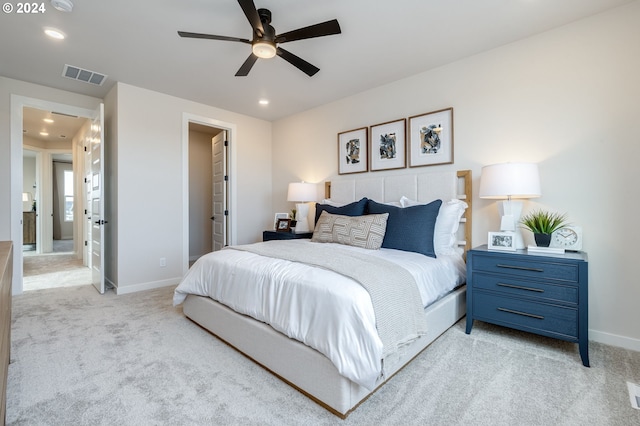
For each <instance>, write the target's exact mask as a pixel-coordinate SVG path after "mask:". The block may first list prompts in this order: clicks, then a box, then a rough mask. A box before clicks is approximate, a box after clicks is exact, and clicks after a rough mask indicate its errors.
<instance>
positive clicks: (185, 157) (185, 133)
mask: <svg viewBox="0 0 640 426" xmlns="http://www.w3.org/2000/svg"><path fill="white" fill-rule="evenodd" d="M189 123H197V124H202V125H205V126H209V127H215V128H218V129H222V130H226V131H227V140H228V141H229V151H228V153H229V157H228V162H229V164H228V166H229V173H228V176H229V206H228V208H229V216H228V217H227V220H228V221H229V241H228V242H229V245H234V244H236V239H237V237H236V235H237V232H236V231H237V226H236V222H237V221H236V217H237V205H238V202H237V197H236V194H237V179H236V169H237V167H236V166H237V162H236V152H237V148H236V144H235V143H234V142H235V139H236V131H237V130H236V129H237V127H236V125H235V124H234V123H228V122H226V121H221V120H217V119H215V118H210V117H204V116H199V115H194V114H189V113H186V112H185V113H182V274H183V275H184V274H186V273H187V271H188V270H189Z"/></svg>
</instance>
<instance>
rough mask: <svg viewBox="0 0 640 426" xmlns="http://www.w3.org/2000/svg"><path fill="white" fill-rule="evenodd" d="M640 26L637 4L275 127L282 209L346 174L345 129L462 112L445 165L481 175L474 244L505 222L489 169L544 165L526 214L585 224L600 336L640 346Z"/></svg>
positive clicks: (276, 183)
mask: <svg viewBox="0 0 640 426" xmlns="http://www.w3.org/2000/svg"><path fill="white" fill-rule="evenodd" d="M638 22H640V2H634V3H632V4H630V5H627V6H624V7H621V8H619V9H615V10H613V11H609V12H606V13H604V14H601V15H596V16H594V17H591V18H588V19H584V20H581V21H578V22H575V23H573V24H570V25H567V26H565V27H562V28H559V29H556V30H553V31H549V32H546V33H543V34H540V35H538V36H535V37H532V38H529V39H526V40H522V41H520V42H516V43H513V44H509V45H506V46H503V47H501V48H497V49H494V50H492V51H489V52H486V53H483V54H479V55H476V56H473V57H470V58H467V59H464V60H461V61H458V62H455V63H452V64H450V65H447V66H444V67H441V68H438V69H435V70H432V71H428V72H425V73H423V74H419V75H416V76H414V77H412V78H408V79H405V80H401V81H397V82H395V83H392V84H389V85H386V86H383V87H379V88H377V89H373V90H370V91H367V92H364V93H361V94H358V95H355V96H352V97H349V98H346V99H343V100H340V101H338V102H334V103H331V104H328V105H324V106H322V107H319V108H316V109H314V110H310V111H307V112H304V113H301V114H298V115H295V116H292V117H288V118H285V119H283V120H280V121H277V122H275V123H274V125H273V152H274V153H277V152H287V155H286V156H278V155H274V156H273V157H272V169H273V188H274V191H273V206H274V208H275V209H276V210H278V211H288V210H289V209H290V207H291V205H290V203H287V202H286V187H287V183H289V182H291V181H295V180H299V179H304V180H306V181H310V182H319V181H322V180H324V179H327V178H331V177H332V176H335V175H336V174H337V140H336V134H337V133H338V132H342V131H346V130H350V129H354V128H358V127H363V126H369V125H372V124H376V123H381V122H386V121H390V120H395V119H398V118H403V117H409V116H412V115H416V114H421V113H426V112H429V111H434V110H438V109H441V108H446V107H453V108H454V130H455V135H454V138H455V164H454V165H451V166H449V165H447V166H436V167H438V168H440V169H449V168H455V169H471V170H472V171H473V176H474V179H473V180H474V194H475V195H474V200H473V201H474V211H473V219H474V231H473V245H480V244H484V243H486V241H487V232H488V231H490V230H497V229H498V227H499V223H498V214H497V209H496V205H495V203H494V202H493V201H490V200H480V199H478V197H477V192H478V183H479V177H480V169H481V167H482V166H483V165H487V164H492V163H498V162H505V161H529V162H536V163H539V167H540V173H541V180H542V193H543V196H542V197H541V198H539V199H537V200H536V201H535V202H527V203H526V204H525V211H526V210H528V209H531V208H534V207H543V208H548V209H553V210H557V211H560V212H567V213H568V216H569V219H570V220H571V221H572V222H573V223H575V224H579V225H582V227H583V230H584V250H585V251H587V252H588V253H589V274H590V277H589V279H590V280H589V298H590V300H589V309H590V312H589V321H590V324H589V328H590V338H591V339H593V340H598V341H602V342H605V343H611V344H615V345H621V346H626V347H630V348H634V349H636V350H640V328H638V327H637V324H639V323H640V309H638V301H639V300H640V286H639V285H638V280H637V272H636V271H635V265H634V258H635V249H634V245H635V244H636V242H637V241H639V240H640V239H639V236H640V235H639V234H640V233H639V231H638V229H639V227H638V226H637V225H635V224H634V221H633V214H635V212H636V211H638V210H639V209H640V205H639V204H640V201H639V200H640V198H639V197H638V196H637V194H636V193H637V189H636V188H637V182H636V181H637V176H636V174H635V173H633V170H634V169H635V168H636V167H637V159H638V158H640V143H638V137H637V128H636V127H635V125H636V121H637V119H638V117H640V102H639V101H638V100H639V99H640V79H639V78H638V70H640V55H639V54H638V52H640V25H638ZM431 168H433V167H431ZM424 169H425V171H428V169H430V168H429V167H427V168H424ZM416 171H419V170H418V169H411V170H409V169H405V170H403V171H400V172H397V171H396V172H374V173H371V172H370V173H369V175H373V174H375V175H378V174H380V173H409V172H416ZM623 205H624V208H623V207H622V206H623ZM527 234H529V235H527ZM530 241H531V236H530V233H528V232H525V242H526V243H529V242H530Z"/></svg>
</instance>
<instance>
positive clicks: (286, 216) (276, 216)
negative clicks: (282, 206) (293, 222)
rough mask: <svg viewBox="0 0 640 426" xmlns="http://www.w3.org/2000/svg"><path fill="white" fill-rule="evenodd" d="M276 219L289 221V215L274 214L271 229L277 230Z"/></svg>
mask: <svg viewBox="0 0 640 426" xmlns="http://www.w3.org/2000/svg"><path fill="white" fill-rule="evenodd" d="M278 219H289V213H276V215H275V217H274V218H273V229H278Z"/></svg>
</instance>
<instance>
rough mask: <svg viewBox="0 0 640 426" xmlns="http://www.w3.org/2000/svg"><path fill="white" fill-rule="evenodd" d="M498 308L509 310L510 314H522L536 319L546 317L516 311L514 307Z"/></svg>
mask: <svg viewBox="0 0 640 426" xmlns="http://www.w3.org/2000/svg"><path fill="white" fill-rule="evenodd" d="M498 310H499V311H502V312H508V313H510V314H516V315H522V316H525V317H530V318H535V319H541V320H543V319H544V317H543V316H542V315H534V314H528V313H526V312H520V311H514V310H512V309H507V308H498Z"/></svg>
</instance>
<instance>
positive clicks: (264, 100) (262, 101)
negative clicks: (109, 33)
mask: <svg viewBox="0 0 640 426" xmlns="http://www.w3.org/2000/svg"><path fill="white" fill-rule="evenodd" d="M258 103H259V104H260V105H269V100H268V99H260V100H259V101H258Z"/></svg>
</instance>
